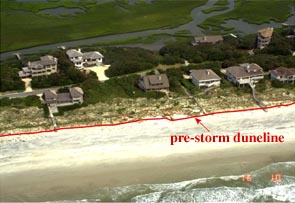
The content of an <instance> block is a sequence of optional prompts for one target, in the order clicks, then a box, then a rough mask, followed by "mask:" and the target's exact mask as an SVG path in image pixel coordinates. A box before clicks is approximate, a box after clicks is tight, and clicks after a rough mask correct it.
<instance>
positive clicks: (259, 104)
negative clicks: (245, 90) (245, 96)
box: [249, 82, 267, 112]
mask: <svg viewBox="0 0 295 203" xmlns="http://www.w3.org/2000/svg"><path fill="white" fill-rule="evenodd" d="M249 85H250V87H251V90H252V97H253V99H254V100H255V102H256V103H257V104H258V106H260V107H261V108H262V109H263V110H264V111H265V112H266V111H267V110H266V109H265V108H264V107H266V104H264V103H263V102H262V101H261V100H260V99H258V98H257V97H256V92H255V86H254V84H253V83H252V82H250V83H249Z"/></svg>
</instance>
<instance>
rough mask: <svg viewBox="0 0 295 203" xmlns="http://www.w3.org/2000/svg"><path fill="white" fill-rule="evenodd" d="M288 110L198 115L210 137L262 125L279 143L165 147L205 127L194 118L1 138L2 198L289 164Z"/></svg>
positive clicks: (83, 194)
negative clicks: (175, 138) (173, 138)
mask: <svg viewBox="0 0 295 203" xmlns="http://www.w3.org/2000/svg"><path fill="white" fill-rule="evenodd" d="M294 112H295V106H294V105H292V106H288V107H281V108H272V109H270V110H269V111H268V112H264V111H247V112H237V113H232V115H231V116H228V114H217V115H214V116H204V117H203V118H202V122H203V123H204V124H205V125H206V126H208V127H209V128H210V130H211V132H210V133H213V134H215V133H216V134H218V133H227V134H231V135H232V134H233V133H235V132H242V133H248V134H250V133H252V134H253V133H254V134H257V133H261V132H262V131H264V130H267V131H269V132H272V133H279V134H283V135H285V138H286V139H285V141H284V143H233V142H231V143H195V142H190V143H177V144H175V145H174V146H171V145H170V142H169V141H170V136H171V135H173V134H183V133H186V134H188V135H195V134H198V133H202V132H205V131H204V129H203V128H202V127H201V126H198V125H196V122H195V121H194V119H190V120H180V121H179V122H173V124H172V122H171V121H167V120H164V121H161V122H157V121H147V122H141V123H132V124H128V125H120V126H115V127H112V128H108V127H101V128H91V129H76V130H75V131H73V130H64V131H58V132H57V133H48V134H40V135H37V134H36V135H28V136H12V137H3V138H1V139H0V141H1V151H2V154H1V157H0V182H1V184H0V187H1V197H2V199H3V201H20V200H22V201H49V200H63V199H85V198H86V199H91V198H97V197H96V195H97V191H98V189H99V188H100V187H114V186H124V185H133V184H149V183H150V184H153V183H173V182H179V181H185V180H191V179H198V178H205V177H208V176H210V177H212V176H227V175H243V174H245V173H251V172H252V171H254V170H257V169H258V168H261V167H264V166H266V165H268V164H270V163H276V162H286V161H295V151H294V144H295V137H294V134H293V132H294V130H295V125H294ZM277 118H280V119H279V120H277ZM253 119H255V122H253Z"/></svg>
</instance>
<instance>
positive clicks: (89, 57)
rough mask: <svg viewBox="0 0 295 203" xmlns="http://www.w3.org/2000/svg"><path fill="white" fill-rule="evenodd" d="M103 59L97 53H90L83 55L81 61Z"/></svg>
mask: <svg viewBox="0 0 295 203" xmlns="http://www.w3.org/2000/svg"><path fill="white" fill-rule="evenodd" d="M99 58H103V55H102V54H101V53H99V52H98V51H91V52H85V53H83V59H99Z"/></svg>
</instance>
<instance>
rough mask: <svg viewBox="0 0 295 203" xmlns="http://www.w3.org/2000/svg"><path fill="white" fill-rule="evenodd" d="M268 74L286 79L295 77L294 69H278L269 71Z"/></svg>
mask: <svg viewBox="0 0 295 203" xmlns="http://www.w3.org/2000/svg"><path fill="white" fill-rule="evenodd" d="M270 74H273V75H275V76H282V77H288V76H292V75H295V68H286V67H278V68H276V69H274V70H271V71H270Z"/></svg>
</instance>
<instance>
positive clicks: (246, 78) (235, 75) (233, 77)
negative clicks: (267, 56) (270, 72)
mask: <svg viewBox="0 0 295 203" xmlns="http://www.w3.org/2000/svg"><path fill="white" fill-rule="evenodd" d="M226 76H227V79H228V80H229V81H230V82H232V83H234V84H236V85H238V86H239V87H240V86H241V85H242V86H244V85H245V84H250V83H256V82H258V81H259V80H261V79H263V78H264V72H263V69H262V68H261V67H260V66H259V65H257V64H256V63H244V64H240V65H238V66H231V67H228V68H226Z"/></svg>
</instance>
